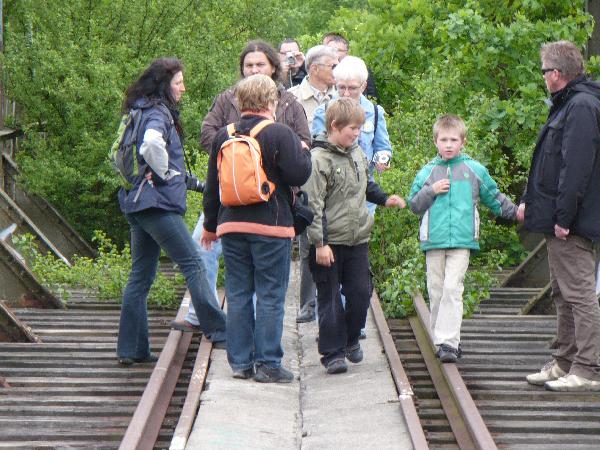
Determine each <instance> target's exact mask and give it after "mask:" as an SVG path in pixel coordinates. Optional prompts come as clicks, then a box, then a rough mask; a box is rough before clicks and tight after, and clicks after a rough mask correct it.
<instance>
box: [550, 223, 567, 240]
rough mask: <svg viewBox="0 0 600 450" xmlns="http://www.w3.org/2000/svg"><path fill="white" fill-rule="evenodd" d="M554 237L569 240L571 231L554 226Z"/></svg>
mask: <svg viewBox="0 0 600 450" xmlns="http://www.w3.org/2000/svg"><path fill="white" fill-rule="evenodd" d="M554 235H555V236H556V237H557V238H558V239H561V240H563V241H566V240H567V236H568V235H569V229H568V228H563V227H561V226H560V225H554Z"/></svg>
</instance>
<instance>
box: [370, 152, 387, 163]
mask: <svg viewBox="0 0 600 450" xmlns="http://www.w3.org/2000/svg"><path fill="white" fill-rule="evenodd" d="M373 162H374V163H379V164H383V165H386V166H389V165H390V155H389V154H387V153H384V152H379V153H375V154H374V155H373Z"/></svg>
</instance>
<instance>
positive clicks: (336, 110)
mask: <svg viewBox="0 0 600 450" xmlns="http://www.w3.org/2000/svg"><path fill="white" fill-rule="evenodd" d="M334 121H335V127H336V128H337V129H338V130H339V129H342V128H344V127H345V126H347V125H350V124H356V125H362V124H363V123H365V111H364V109H363V107H362V106H360V103H358V102H357V101H356V100H354V99H351V98H349V97H342V98H337V99H335V100H332V101H331V102H329V104H328V105H327V108H326V110H325V128H326V129H327V132H328V133H330V132H331V127H332V124H333V122H334Z"/></svg>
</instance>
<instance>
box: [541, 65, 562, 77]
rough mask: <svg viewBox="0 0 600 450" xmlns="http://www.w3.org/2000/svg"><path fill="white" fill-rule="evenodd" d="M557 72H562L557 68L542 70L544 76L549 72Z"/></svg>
mask: <svg viewBox="0 0 600 450" xmlns="http://www.w3.org/2000/svg"><path fill="white" fill-rule="evenodd" d="M555 70H558V71H559V72H560V70H559V69H557V68H556V67H548V68H547V69H543V68H542V75H546V74H547V73H548V72H553V71H555Z"/></svg>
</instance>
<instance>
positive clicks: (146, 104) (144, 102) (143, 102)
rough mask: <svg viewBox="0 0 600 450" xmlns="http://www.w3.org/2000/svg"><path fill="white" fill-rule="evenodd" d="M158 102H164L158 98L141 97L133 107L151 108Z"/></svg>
mask: <svg viewBox="0 0 600 450" xmlns="http://www.w3.org/2000/svg"><path fill="white" fill-rule="evenodd" d="M157 103H162V102H161V101H160V100H159V99H156V98H148V97H141V98H138V99H137V100H136V101H135V102H134V104H133V107H134V108H142V109H146V108H151V107H153V106H155V105H156V104H157Z"/></svg>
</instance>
